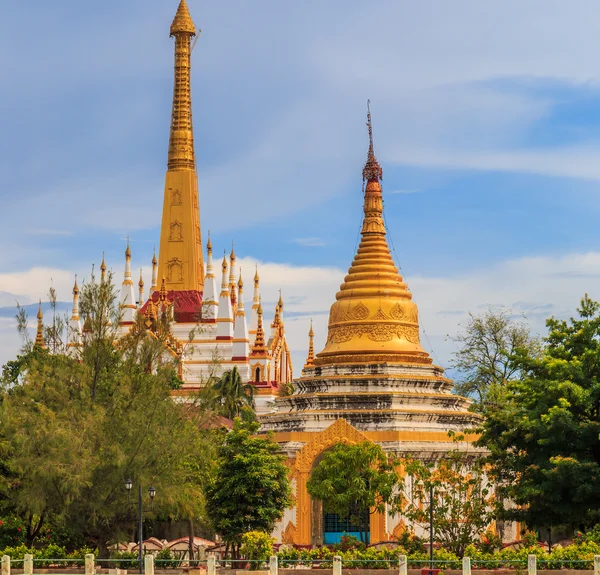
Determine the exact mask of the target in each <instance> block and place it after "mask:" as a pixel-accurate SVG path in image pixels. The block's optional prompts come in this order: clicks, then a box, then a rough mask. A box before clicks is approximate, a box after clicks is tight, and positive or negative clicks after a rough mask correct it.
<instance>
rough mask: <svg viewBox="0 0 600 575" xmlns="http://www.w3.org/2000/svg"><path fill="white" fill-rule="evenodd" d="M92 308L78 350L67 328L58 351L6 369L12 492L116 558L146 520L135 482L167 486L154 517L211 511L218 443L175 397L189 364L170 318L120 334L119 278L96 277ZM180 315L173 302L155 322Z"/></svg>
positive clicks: (6, 446)
mask: <svg viewBox="0 0 600 575" xmlns="http://www.w3.org/2000/svg"><path fill="white" fill-rule="evenodd" d="M80 307H81V312H82V315H83V317H84V318H85V334H84V337H83V342H82V346H81V348H80V349H79V350H78V351H77V352H76V353H73V354H72V355H67V354H66V353H63V352H62V351H63V349H62V348H61V347H60V346H62V345H64V342H65V341H66V340H67V338H66V337H62V336H61V337H58V335H57V336H56V337H55V338H54V339H53V341H54V342H55V344H54V347H53V349H52V352H53V353H50V352H46V351H43V350H39V349H38V348H35V347H34V346H33V347H32V346H31V345H27V342H26V345H25V348H24V351H23V354H22V356H21V357H20V358H19V359H18V360H16V361H15V362H13V363H12V364H10V365H9V366H8V367H7V368H6V369H5V370H4V371H3V374H4V378H3V382H2V387H1V388H0V420H1V421H2V427H1V428H0V445H1V446H2V449H3V453H4V455H5V457H4V458H3V466H4V468H3V479H4V481H3V482H2V483H0V489H2V490H3V495H4V497H5V500H4V501H5V502H7V503H6V504H7V506H9V507H10V508H11V509H12V510H13V511H14V512H15V513H16V514H18V515H19V516H20V517H22V518H23V519H24V520H25V521H26V522H31V523H32V524H35V525H36V526H40V527H41V526H42V525H43V524H44V523H47V522H48V521H51V522H52V523H53V524H55V525H65V526H69V528H70V529H72V530H74V531H75V532H77V533H80V534H82V535H83V536H85V537H86V538H87V539H88V540H90V541H92V542H93V543H94V544H95V545H96V546H97V547H98V548H99V550H100V552H101V554H102V555H103V556H105V555H106V554H107V546H108V544H109V543H111V542H114V541H115V540H116V539H117V538H118V537H120V536H121V537H122V536H123V533H124V532H126V531H128V530H129V529H131V528H132V527H133V526H134V524H135V517H136V510H135V505H133V504H132V505H128V503H127V495H126V492H125V490H124V481H125V479H127V478H132V479H133V480H134V481H135V482H136V484H137V483H141V484H142V485H143V486H144V487H145V488H146V489H147V488H148V487H149V486H150V485H151V484H152V485H153V486H154V487H155V488H156V490H157V492H158V496H157V499H156V501H155V505H154V509H153V510H152V512H151V513H150V515H152V514H160V515H170V516H174V517H179V516H181V517H184V518H188V517H194V516H198V515H199V514H201V512H202V500H203V498H202V491H201V485H200V483H201V481H200V479H201V476H202V470H203V469H206V468H209V467H210V460H211V456H212V453H213V450H214V448H213V445H214V442H212V441H210V440H209V438H208V437H207V435H208V432H207V431H206V430H205V429H204V427H205V426H204V415H203V413H202V411H199V410H198V409H197V406H196V405H195V404H194V403H193V402H190V403H187V404H181V403H176V402H174V401H173V400H172V398H171V394H170V392H171V388H172V382H173V377H174V374H176V373H177V367H178V365H177V362H178V359H177V355H176V354H173V341H172V338H169V336H168V334H167V333H166V332H165V333H163V332H162V328H161V327H160V325H154V326H152V331H151V332H150V331H149V330H148V329H147V327H146V326H145V325H144V324H143V323H142V322H141V319H140V321H138V323H137V324H136V325H135V326H134V328H133V330H132V332H131V333H130V334H129V335H127V336H126V337H122V338H120V337H118V332H117V325H118V319H119V315H120V308H119V305H118V303H117V301H116V294H115V290H114V288H113V287H112V284H111V282H110V278H109V279H107V280H106V281H100V282H97V281H96V280H95V278H93V277H92V280H91V282H90V283H89V284H87V285H84V286H83V287H82V290H81V306H80ZM169 321H170V319H169V310H168V309H167V308H165V309H163V310H161V311H160V313H159V315H158V317H157V318H156V322H155V324H156V323H157V322H158V323H163V325H164V326H166V325H167V324H168V322H169ZM55 325H56V324H54V323H53V325H52V326H51V329H54V327H55ZM29 537H30V539H33V538H34V537H35V533H34V530H32V531H31V532H30V533H29ZM29 542H30V543H31V542H32V541H31V540H30V541H29Z"/></svg>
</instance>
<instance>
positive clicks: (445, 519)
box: [402, 452, 494, 557]
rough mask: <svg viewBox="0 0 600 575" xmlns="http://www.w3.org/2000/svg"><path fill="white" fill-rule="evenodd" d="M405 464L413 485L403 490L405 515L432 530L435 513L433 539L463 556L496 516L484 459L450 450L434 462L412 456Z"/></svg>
mask: <svg viewBox="0 0 600 575" xmlns="http://www.w3.org/2000/svg"><path fill="white" fill-rule="evenodd" d="M404 466H405V469H406V474H407V477H409V478H410V479H409V480H408V481H407V483H409V485H410V487H407V489H406V490H405V492H404V494H403V498H404V504H403V510H402V513H403V515H404V516H405V517H406V518H407V519H409V520H410V521H411V522H413V523H416V524H420V526H421V527H422V528H423V529H424V530H426V531H429V527H430V524H429V521H430V517H431V514H432V515H433V527H434V530H433V538H434V542H436V543H440V544H441V545H442V547H443V548H444V549H448V550H449V551H452V552H454V553H455V554H456V555H458V556H459V557H461V556H462V555H464V551H465V548H466V546H467V545H469V544H470V543H472V542H474V541H476V540H478V539H479V536H480V535H481V533H483V532H484V531H485V529H486V527H488V526H489V525H490V523H491V522H492V520H493V518H494V514H493V512H494V510H493V504H492V489H491V487H490V485H489V484H488V481H487V478H486V477H485V474H484V471H483V462H482V460H474V461H472V460H470V459H467V458H466V457H465V456H464V454H461V453H459V452H449V453H447V454H446V455H445V456H444V457H443V458H442V459H441V460H439V461H438V462H437V464H435V465H434V464H433V463H426V462H423V461H419V460H416V459H409V460H405V461H404Z"/></svg>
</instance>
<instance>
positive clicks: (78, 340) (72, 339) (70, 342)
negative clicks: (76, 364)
mask: <svg viewBox="0 0 600 575" xmlns="http://www.w3.org/2000/svg"><path fill="white" fill-rule="evenodd" d="M81 344H82V329H81V319H80V318H79V286H78V285H77V276H75V285H74V286H73V313H72V315H71V321H69V334H68V336H67V348H69V351H74V350H71V348H77V347H79V346H81Z"/></svg>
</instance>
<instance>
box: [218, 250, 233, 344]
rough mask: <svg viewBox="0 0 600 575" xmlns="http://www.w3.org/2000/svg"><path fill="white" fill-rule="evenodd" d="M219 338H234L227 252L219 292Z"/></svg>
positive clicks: (222, 267) (224, 256)
mask: <svg viewBox="0 0 600 575" xmlns="http://www.w3.org/2000/svg"><path fill="white" fill-rule="evenodd" d="M217 339H233V310H232V307H231V297H230V294H229V280H228V276H227V256H226V255H225V254H223V263H222V264H221V293H220V294H219V310H218V316H217Z"/></svg>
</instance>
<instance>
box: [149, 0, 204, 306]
mask: <svg viewBox="0 0 600 575" xmlns="http://www.w3.org/2000/svg"><path fill="white" fill-rule="evenodd" d="M195 35H196V27H195V25H194V22H193V21H192V18H191V16H190V12H189V10H188V7H187V4H186V0H181V2H180V4H179V8H178V9H177V14H176V15H175V19H174V20H173V23H172V24H171V36H172V37H174V38H175V84H174V88H173V111H172V117H171V130H170V135H169V160H168V167H167V175H166V178H165V195H164V202H163V214H162V227H161V232H160V251H159V263H158V275H159V277H158V279H159V282H160V281H162V280H163V279H164V281H165V286H166V289H167V290H168V291H169V292H174V293H172V294H171V295H172V298H173V299H174V300H175V301H176V302H177V300H178V299H185V300H187V301H188V303H191V302H196V304H197V306H198V310H197V311H199V306H200V303H201V299H200V297H199V296H200V294H201V293H202V291H203V288H204V265H203V260H202V240H201V234H200V210H199V203H198V176H197V173H196V157H195V153H194V130H193V124H192V99H191V85H190V70H191V40H192V37H194V36H195ZM178 292H195V294H187V295H186V296H185V297H183V298H181V297H180V296H182V295H183V294H178ZM196 294H197V295H196ZM190 296H191V297H190ZM186 307H189V305H188V306H186ZM176 309H177V305H176ZM187 311H192V310H187Z"/></svg>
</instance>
